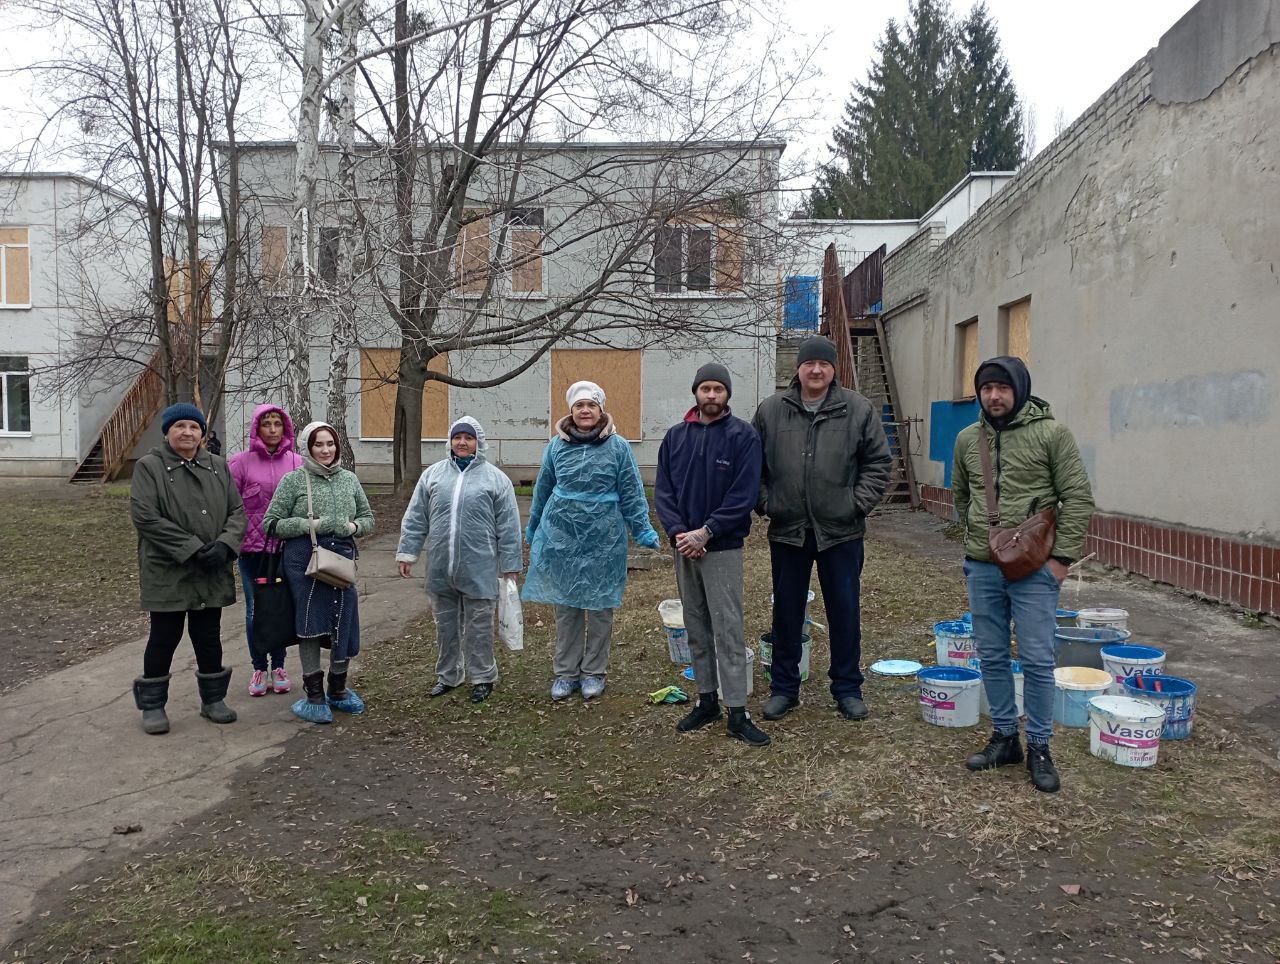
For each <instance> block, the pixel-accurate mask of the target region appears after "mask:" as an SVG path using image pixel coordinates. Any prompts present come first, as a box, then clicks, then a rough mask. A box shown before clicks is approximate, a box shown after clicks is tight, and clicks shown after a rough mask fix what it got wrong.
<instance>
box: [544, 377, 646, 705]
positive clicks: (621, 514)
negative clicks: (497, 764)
mask: <svg viewBox="0 0 1280 964" xmlns="http://www.w3.org/2000/svg"><path fill="white" fill-rule="evenodd" d="M565 401H566V402H567V403H568V405H569V414H568V415H566V416H564V417H563V418H562V419H560V421H559V422H557V423H556V434H555V436H554V437H553V438H552V439H551V442H550V444H548V445H547V448H546V451H544V452H543V455H542V468H541V469H540V470H539V472H538V483H537V485H536V486H535V487H534V490H533V507H532V509H531V510H530V512H529V526H528V529H527V530H526V532H525V538H526V539H527V540H528V542H529V546H530V552H529V575H528V578H526V579H525V583H524V589H523V591H522V592H521V596H522V598H524V599H525V600H526V601H528V602H541V603H550V604H552V605H554V606H555V608H556V653H555V661H554V670H555V677H556V678H555V682H554V683H553V684H552V686H551V698H552V699H553V700H562V699H564V698H566V697H567V696H569V695H570V694H572V693H573V692H574V691H575V690H578V689H581V691H582V697H583V699H587V700H589V699H593V698H594V697H597V696H599V695H600V694H601V693H603V692H604V686H605V677H606V676H607V675H608V672H609V644H610V640H611V638H612V635H613V611H614V610H615V609H616V608H617V607H618V606H620V605H622V590H623V588H624V587H625V586H626V582H627V535H628V533H630V535H631V536H632V538H634V539H635V541H636V543H637V545H641V546H645V547H647V548H650V549H656V548H657V547H658V533H657V532H655V531H654V529H653V526H652V525H650V523H649V504H648V502H647V501H645V497H644V484H643V483H642V482H641V480H640V468H639V466H637V465H636V460H635V456H634V455H632V454H631V446H630V445H628V444H627V442H626V440H625V439H623V438H622V436H620V435H619V434H618V432H617V428H616V427H615V426H614V423H613V416H611V415H610V414H609V413H608V412H607V411H605V395H604V389H602V388H601V387H600V386H599V385H597V384H596V383H595V382H586V381H583V382H574V384H572V385H571V386H569V391H568V392H567V393H566V395H565Z"/></svg>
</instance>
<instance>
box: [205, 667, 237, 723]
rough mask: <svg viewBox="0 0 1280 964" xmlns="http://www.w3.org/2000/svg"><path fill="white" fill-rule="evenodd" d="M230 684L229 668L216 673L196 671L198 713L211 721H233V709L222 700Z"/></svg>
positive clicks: (234, 714)
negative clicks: (198, 693)
mask: <svg viewBox="0 0 1280 964" xmlns="http://www.w3.org/2000/svg"><path fill="white" fill-rule="evenodd" d="M230 685H231V670H230V668H227V669H223V670H219V671H218V672H217V673H196V686H197V687H198V688H199V690H200V715H201V716H203V717H204V718H205V719H207V720H209V721H211V722H213V723H234V722H235V721H236V713H235V710H233V709H231V707H229V706H227V704H226V703H224V702H222V701H223V699H225V698H226V695H227V687H228V686H230Z"/></svg>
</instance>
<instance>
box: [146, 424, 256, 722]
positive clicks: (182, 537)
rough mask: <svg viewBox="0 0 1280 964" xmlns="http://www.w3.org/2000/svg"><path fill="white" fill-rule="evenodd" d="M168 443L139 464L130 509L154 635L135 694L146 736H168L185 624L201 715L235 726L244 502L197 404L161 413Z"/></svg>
mask: <svg viewBox="0 0 1280 964" xmlns="http://www.w3.org/2000/svg"><path fill="white" fill-rule="evenodd" d="M160 428H161V430H162V431H163V432H164V441H163V442H162V443H161V444H160V445H159V446H157V447H156V448H154V449H152V450H151V451H150V452H149V453H147V454H146V455H144V456H143V457H142V458H140V459H139V460H138V464H137V465H136V466H135V467H134V470H133V484H132V486H131V487H130V490H129V513H130V515H131V516H132V518H133V525H134V528H135V529H137V530H138V582H139V585H140V588H141V600H142V608H143V609H145V610H147V611H148V612H149V613H150V614H151V632H150V634H149V635H148V637H147V648H146V650H145V652H144V653H143V655H142V676H140V677H138V678H137V679H135V680H134V681H133V698H134V701H135V703H136V704H137V706H138V709H140V710H142V728H143V730H145V731H146V732H147V733H168V732H169V718H168V717H167V716H166V715H165V710H164V708H165V704H166V703H167V702H168V700H169V678H170V674H169V669H170V667H171V666H172V665H173V654H174V653H175V652H176V651H177V648H178V644H179V643H180V642H181V641H182V630H183V628H184V624H185V628H186V630H187V633H188V635H189V636H190V637H191V645H192V647H193V648H194V649H195V654H196V685H197V687H198V688H199V690H200V715H201V716H203V717H206V718H207V719H209V720H212V721H213V722H214V723H231V722H234V721H235V718H236V714H235V713H234V712H233V711H232V710H231V709H229V708H228V707H227V704H226V703H225V702H223V700H224V698H225V697H226V695H227V687H228V686H229V685H230V682H231V670H230V669H228V668H226V667H224V666H223V665H222V635H221V633H222V629H221V622H222V608H223V607H224V606H230V605H231V604H232V603H234V602H235V601H236V586H235V577H234V576H233V575H232V571H231V567H232V563H233V562H234V560H235V558H236V554H237V553H238V552H239V551H240V542H241V540H242V539H244V531H245V514H244V504H243V503H242V502H241V501H240V492H239V490H238V489H237V488H236V485H235V482H233V481H232V479H231V473H230V471H228V469H227V463H226V462H225V461H224V460H223V459H222V458H221V457H220V456H217V455H211V454H209V452H208V451H206V450H205V449H202V448H201V447H200V443H201V441H202V440H203V438H204V435H205V431H206V429H207V424H206V422H205V418H204V413H202V412H201V411H200V409H198V408H196V407H195V406H194V405H191V404H187V403H182V404H178V405H170V406H169V407H168V408H166V409H165V410H164V412H163V413H161V416H160Z"/></svg>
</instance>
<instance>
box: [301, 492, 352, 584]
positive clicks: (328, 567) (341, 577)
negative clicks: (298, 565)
mask: <svg viewBox="0 0 1280 964" xmlns="http://www.w3.org/2000/svg"><path fill="white" fill-rule="evenodd" d="M303 475H305V476H306V479H307V524H308V528H310V530H311V561H310V562H308V563H307V575H308V576H310V577H311V578H312V579H314V580H316V582H322V583H324V584H325V585H326V586H333V587H334V588H335V589H347V588H350V587H351V586H353V585H354V584H355V581H356V561H355V560H354V559H348V558H347V557H346V556H344V555H343V554H342V553H340V552H334V551H333V550H332V549H326V548H325V547H324V546H322V545H320V543H319V542H317V541H316V523H317V522H318V521H319V520H318V519H315V518H313V515H314V513H313V512H312V509H311V474H310V473H309V472H307V471H306V470H305V469H304V470H303Z"/></svg>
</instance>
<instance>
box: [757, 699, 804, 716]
mask: <svg viewBox="0 0 1280 964" xmlns="http://www.w3.org/2000/svg"><path fill="white" fill-rule="evenodd" d="M799 705H800V697H798V696H787V695H786V694H785V693H774V694H773V695H772V696H770V697H769V698H768V699H767V700H765V701H764V709H763V710H761V711H760V712H761V715H763V716H764V718H765V719H766V720H780V719H782V718H783V717H784V716H786V715H787V714H788V713H790V712H791V711H792V710H794V709H795V708H796V707H797V706H799Z"/></svg>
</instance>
